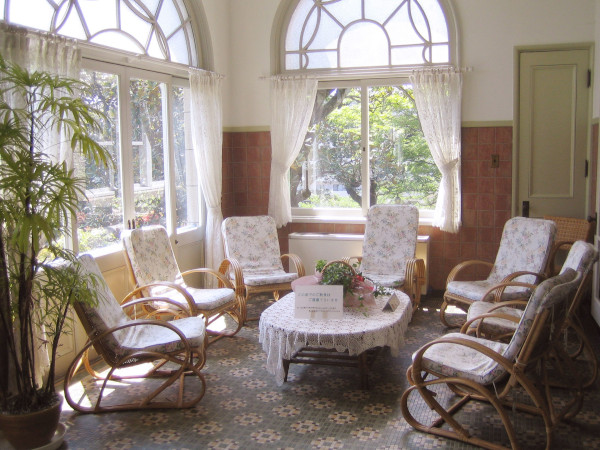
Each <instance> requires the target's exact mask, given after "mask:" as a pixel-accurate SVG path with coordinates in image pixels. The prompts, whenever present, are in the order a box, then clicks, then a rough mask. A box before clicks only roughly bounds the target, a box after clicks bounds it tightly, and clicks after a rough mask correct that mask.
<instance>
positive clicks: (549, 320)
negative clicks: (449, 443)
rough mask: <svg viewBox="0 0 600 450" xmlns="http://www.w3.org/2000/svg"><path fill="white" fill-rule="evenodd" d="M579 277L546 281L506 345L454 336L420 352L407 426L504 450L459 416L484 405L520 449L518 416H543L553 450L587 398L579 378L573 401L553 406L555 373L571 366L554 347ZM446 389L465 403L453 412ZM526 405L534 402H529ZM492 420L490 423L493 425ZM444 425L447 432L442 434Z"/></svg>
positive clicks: (405, 404)
mask: <svg viewBox="0 0 600 450" xmlns="http://www.w3.org/2000/svg"><path fill="white" fill-rule="evenodd" d="M580 277H581V274H578V273H577V272H575V271H574V270H571V269H568V270H565V272H563V273H561V274H560V275H557V276H556V277H553V278H549V279H547V280H545V281H543V282H542V283H541V284H540V285H539V286H538V287H537V288H536V289H535V291H534V292H533V294H532V295H531V298H530V300H529V302H528V303H527V306H526V308H525V311H524V313H523V316H522V317H521V319H520V321H519V325H518V327H517V330H516V332H515V333H514V335H513V337H512V339H511V340H510V342H508V343H502V342H498V341H491V340H487V339H482V338H477V337H474V336H468V335H465V334H461V333H449V334H447V335H445V336H442V337H440V338H438V339H435V340H433V341H431V342H429V343H427V344H425V345H424V346H423V347H421V348H420V349H419V350H417V351H416V352H415V353H414V355H413V363H412V365H411V366H410V367H409V369H408V372H407V378H408V382H409V384H410V385H411V386H410V387H409V388H408V389H407V390H406V391H405V392H404V394H403V395H402V398H401V410H402V414H403V416H404V418H405V419H406V421H407V422H408V423H409V424H410V425H411V426H412V427H414V428H415V429H417V430H419V431H423V432H426V433H431V434H435V435H438V436H443V437H446V438H451V439H456V440H460V441H464V442H467V443H469V444H473V445H477V446H481V447H484V448H505V447H503V446H502V445H503V444H504V443H498V442H495V441H494V442H491V441H489V440H486V439H484V438H483V437H481V435H478V433H477V429H475V428H474V426H473V425H472V424H470V426H469V427H468V428H467V427H466V426H464V425H462V423H461V422H463V423H464V422H465V421H466V422H471V420H469V419H468V418H465V416H462V418H461V416H458V417H457V416H456V413H457V412H458V411H459V410H460V409H461V408H462V406H464V405H465V404H467V403H469V402H471V401H473V400H476V401H484V402H488V403H489V404H490V405H491V406H492V407H493V410H495V413H497V416H498V418H499V419H500V421H501V423H502V425H503V426H504V429H505V430H506V438H505V439H506V440H507V441H508V442H509V443H510V444H509V445H510V446H511V447H512V448H519V447H520V446H519V436H517V433H516V432H515V428H514V422H515V420H516V416H515V414H516V411H517V410H518V411H521V412H526V413H529V414H535V415H539V416H541V418H542V419H543V421H544V424H545V428H546V448H550V444H551V438H552V430H553V428H554V427H555V426H556V425H557V424H558V423H559V422H560V421H561V420H563V419H569V418H572V417H574V416H575V415H576V414H577V412H578V411H579V409H580V408H581V402H582V398H583V395H582V390H581V383H580V382H578V380H577V379H576V373H575V379H573V380H571V391H570V393H571V394H572V396H571V398H570V399H568V401H565V402H564V403H560V404H557V405H555V402H553V399H552V390H551V389H550V383H549V382H548V381H549V379H550V377H551V376H553V375H554V372H555V371H553V370H552V369H553V368H557V367H559V368H560V369H562V370H565V369H566V368H567V366H569V365H572V361H571V360H570V358H569V357H568V356H566V355H565V354H564V352H562V351H561V348H560V346H558V345H548V343H549V342H553V341H555V340H557V339H560V338H561V337H560V335H559V332H558V331H559V329H560V322H561V321H562V320H564V319H565V317H566V311H567V308H568V304H569V299H570V298H571V297H572V296H573V294H574V293H575V291H576V290H577V287H578V286H579V285H580V281H581V280H580ZM538 371H539V373H538ZM444 386H445V387H447V388H448V389H450V391H451V392H453V393H454V394H456V395H458V396H459V399H458V401H457V402H456V403H454V404H452V405H450V406H447V407H446V406H442V403H444V405H445V404H446V403H445V402H443V401H442V400H440V398H441V395H440V394H441V392H440V391H441V390H442V389H443V387H444ZM412 394H415V395H416V394H418V395H420V396H421V397H422V399H423V401H424V402H425V404H426V405H427V407H428V408H427V407H424V406H423V405H422V402H419V401H417V400H415V401H413V400H411V401H410V402H409V401H408V398H409V396H410V395H412ZM527 397H529V401H525V399H526V398H527ZM438 400H439V401H438ZM440 402H442V403H440ZM429 410H431V411H433V413H431V414H427V415H428V416H431V415H433V418H432V419H433V420H429V419H431V417H427V418H424V417H422V416H425V415H426V414H425V411H429ZM472 411H474V412H475V413H479V411H480V410H479V409H478V408H475V409H473V410H472ZM511 411H512V412H511ZM465 414H466V413H465ZM486 415H489V413H486ZM415 416H418V418H417V417H415ZM494 419H495V416H492V417H490V419H488V420H492V421H493V420H494ZM444 424H447V425H448V427H449V428H446V427H442V425H444ZM486 426H489V425H486ZM500 438H501V437H500Z"/></svg>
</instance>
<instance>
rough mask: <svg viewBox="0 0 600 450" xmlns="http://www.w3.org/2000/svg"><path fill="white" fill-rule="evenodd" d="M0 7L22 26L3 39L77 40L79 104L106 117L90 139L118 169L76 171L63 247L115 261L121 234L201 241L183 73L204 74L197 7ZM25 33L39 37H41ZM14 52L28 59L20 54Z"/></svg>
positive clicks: (16, 0) (131, 0)
mask: <svg viewBox="0 0 600 450" xmlns="http://www.w3.org/2000/svg"><path fill="white" fill-rule="evenodd" d="M0 5H3V6H0V21H2V22H6V23H7V24H9V25H16V26H19V27H20V28H19V29H18V30H14V29H11V30H12V31H10V30H9V32H14V33H18V34H23V32H24V29H23V27H25V28H26V29H30V30H31V29H34V30H41V31H42V32H47V33H50V34H55V35H62V36H66V37H70V38H74V39H75V40H77V41H78V45H79V48H80V49H81V64H80V69H81V72H80V77H81V79H82V80H83V81H85V82H86V83H88V85H89V89H86V90H84V91H83V92H82V93H81V97H82V99H83V100H84V101H85V102H87V103H89V104H92V105H93V106H95V107H97V108H99V109H101V110H102V111H103V112H104V113H105V118H104V119H103V121H102V130H101V131H100V132H99V134H98V135H97V136H96V139H97V140H98V141H99V142H100V143H101V144H102V145H103V146H105V148H106V149H107V150H108V151H109V152H110V153H111V154H112V156H113V160H114V161H115V163H116V164H115V167H114V168H113V167H110V168H105V167H103V166H97V165H96V164H94V162H93V161H83V160H79V161H75V162H74V163H75V170H76V171H77V172H78V175H80V176H82V177H84V178H85V179H86V198H82V199H81V201H80V210H79V211H78V212H77V217H76V219H77V220H76V222H77V225H76V227H77V230H76V232H75V233H73V237H72V242H67V246H70V247H72V248H73V249H75V250H79V251H98V252H99V253H111V249H112V250H114V251H117V252H120V251H121V247H120V234H121V231H122V230H123V229H125V228H127V227H128V226H129V227H132V226H134V224H136V225H137V226H140V225H148V224H161V225H163V226H165V227H166V228H167V229H168V230H169V232H170V233H171V234H177V235H178V236H179V237H178V239H179V241H180V242H182V241H185V242H189V241H192V240H198V239H200V238H201V236H202V230H201V220H202V211H201V205H202V202H201V192H200V187H199V183H198V177H197V175H196V163H195V154H194V151H193V149H192V144H191V138H190V136H191V133H190V127H191V122H190V100H189V94H190V89H189V79H188V67H189V66H194V67H200V68H205V69H210V67H207V66H208V65H209V64H210V56H211V55H210V54H209V53H210V52H209V50H207V48H208V47H206V45H207V44H205V43H204V42H203V41H202V39H200V38H202V37H203V34H202V33H208V30H207V27H205V26H204V27H203V25H205V24H206V22H205V19H204V15H203V10H202V6H201V5H200V4H199V2H198V3H193V2H191V1H188V0H4V1H3V2H0ZM33 11H35V13H33ZM7 28H10V27H7ZM30 34H31V35H32V36H34V35H35V39H39V40H41V41H43V40H44V38H45V34H44V33H39V32H38V31H36V32H32V31H31V32H30ZM206 41H209V39H206ZM11 52H12V53H16V54H18V55H19V59H20V60H23V59H25V60H30V59H31V57H28V52H27V51H23V50H22V49H18V48H17V49H11ZM207 54H208V55H207ZM207 60H208V61H207ZM186 236H187V237H186Z"/></svg>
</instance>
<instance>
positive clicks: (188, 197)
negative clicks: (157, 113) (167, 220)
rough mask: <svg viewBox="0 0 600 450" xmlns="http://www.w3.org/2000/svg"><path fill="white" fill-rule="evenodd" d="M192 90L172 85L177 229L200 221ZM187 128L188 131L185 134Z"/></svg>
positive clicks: (195, 224) (194, 224) (197, 223)
mask: <svg viewBox="0 0 600 450" xmlns="http://www.w3.org/2000/svg"><path fill="white" fill-rule="evenodd" d="M189 93H190V90H189V89H184V88H181V87H174V88H173V138H174V139H173V146H174V148H173V152H174V155H175V193H176V218H177V228H178V229H180V228H184V227H192V226H198V225H199V224H200V200H199V192H200V191H199V187H198V177H197V176H196V162H195V159H194V151H193V149H192V143H191V138H190V136H189V130H190V108H189V104H190V102H189ZM186 129H187V130H188V133H187V134H186Z"/></svg>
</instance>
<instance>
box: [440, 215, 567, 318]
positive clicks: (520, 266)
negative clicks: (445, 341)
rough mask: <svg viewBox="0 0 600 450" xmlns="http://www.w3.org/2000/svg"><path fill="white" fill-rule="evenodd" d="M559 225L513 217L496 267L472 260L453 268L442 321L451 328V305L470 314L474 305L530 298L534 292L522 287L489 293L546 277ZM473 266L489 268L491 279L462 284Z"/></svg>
mask: <svg viewBox="0 0 600 450" xmlns="http://www.w3.org/2000/svg"><path fill="white" fill-rule="evenodd" d="M555 234H556V225H555V224H554V222H552V221H550V220H544V219H529V218H525V217H514V218H512V219H510V220H508V221H507V222H506V224H505V225H504V230H503V232H502V237H501V239H500V247H499V249H498V253H497V255H496V260H495V261H494V263H493V264H492V263H490V262H486V261H479V260H470V261H464V262H462V263H460V264H458V265H457V266H456V267H454V268H453V269H452V270H451V271H450V274H449V275H448V280H447V283H446V291H445V292H444V298H443V302H442V306H441V308H440V319H441V321H442V323H443V324H444V325H446V326H448V327H452V326H457V325H456V324H450V323H449V322H448V321H447V319H446V308H447V307H448V305H454V306H457V307H458V308H460V309H463V310H464V311H467V310H468V309H469V307H470V306H471V304H472V303H473V302H477V301H481V300H483V301H494V300H496V301H497V300H503V301H506V300H514V299H523V298H527V297H528V296H529V294H530V292H531V288H530V287H528V286H526V285H522V286H518V285H514V286H509V287H507V288H506V289H503V290H496V291H494V292H493V293H490V289H491V288H492V287H494V286H496V285H497V284H499V283H506V282H508V281H519V282H522V283H525V284H537V283H539V281H540V280H542V279H543V278H544V277H545V276H546V270H547V267H546V266H547V263H548V258H549V256H550V253H551V251H552V244H553V242H554V236H555ZM474 266H482V267H487V268H488V269H489V275H488V276H487V278H485V279H483V280H475V281H460V276H461V275H462V272H463V271H465V270H466V269H470V268H472V267H474Z"/></svg>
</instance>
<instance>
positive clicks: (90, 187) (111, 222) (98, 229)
mask: <svg viewBox="0 0 600 450" xmlns="http://www.w3.org/2000/svg"><path fill="white" fill-rule="evenodd" d="M82 79H83V80H84V81H86V82H87V83H89V84H90V88H89V89H88V90H86V91H85V92H83V93H82V99H83V101H84V102H86V103H87V104H89V105H91V106H93V107H95V108H98V109H100V110H102V111H104V113H105V114H106V119H105V120H102V122H101V123H102V131H101V132H100V133H99V134H98V135H96V136H94V137H95V139H97V140H98V142H100V143H101V144H102V145H103V146H104V147H105V148H106V149H107V150H108V151H109V152H110V154H111V155H112V157H113V161H115V165H114V167H109V168H106V167H104V166H102V165H100V166H98V165H96V164H95V163H94V162H93V161H84V160H83V159H80V160H78V161H76V171H77V173H78V175H79V176H82V177H85V180H86V196H87V199H82V200H81V201H80V203H79V212H78V213H77V236H78V239H79V251H80V252H84V251H88V250H93V249H97V248H102V247H107V246H109V245H113V244H117V243H118V242H119V241H120V238H121V227H122V224H123V206H122V195H121V194H122V191H121V181H120V180H121V176H120V167H121V161H120V156H119V153H120V152H119V107H118V105H119V98H118V77H117V76H116V75H114V74H108V73H102V72H93V71H87V70H83V71H82Z"/></svg>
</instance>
